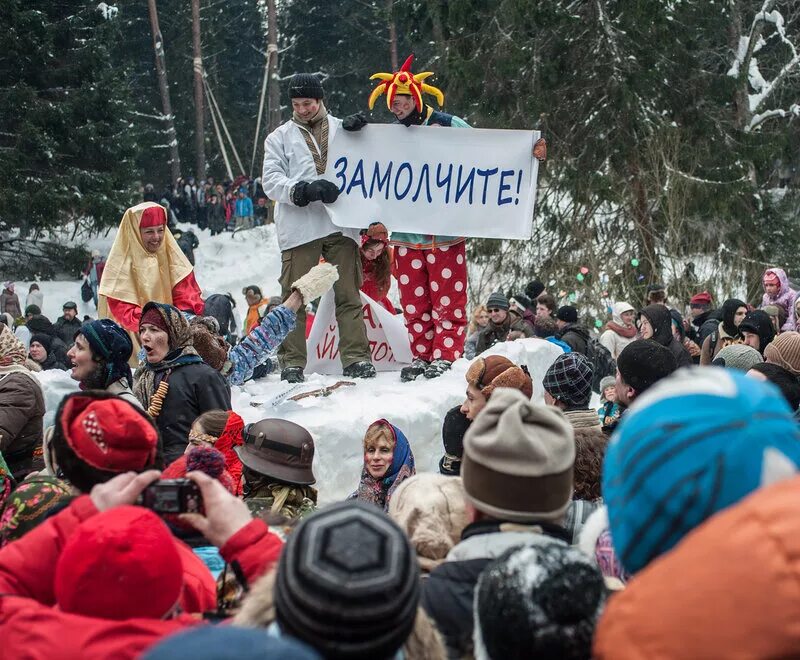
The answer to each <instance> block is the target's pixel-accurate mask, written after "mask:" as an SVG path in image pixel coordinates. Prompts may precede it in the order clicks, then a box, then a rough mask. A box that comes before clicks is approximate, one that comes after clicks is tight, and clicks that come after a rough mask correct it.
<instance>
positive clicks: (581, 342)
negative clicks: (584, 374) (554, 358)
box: [556, 305, 589, 357]
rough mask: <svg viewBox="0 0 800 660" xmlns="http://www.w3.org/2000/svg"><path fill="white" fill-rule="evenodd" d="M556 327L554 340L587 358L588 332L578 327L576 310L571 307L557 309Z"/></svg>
mask: <svg viewBox="0 0 800 660" xmlns="http://www.w3.org/2000/svg"><path fill="white" fill-rule="evenodd" d="M556 325H557V326H558V332H557V333H556V339H560V340H561V341H563V342H564V343H565V344H567V345H568V346H569V347H570V348H571V349H572V350H573V351H575V352H576V353H582V354H583V355H586V356H587V357H588V353H587V351H588V350H589V331H588V330H586V328H582V327H581V326H579V325H578V310H577V309H575V308H574V307H573V306H572V305H565V306H564V307H559V309H558V311H557V312H556Z"/></svg>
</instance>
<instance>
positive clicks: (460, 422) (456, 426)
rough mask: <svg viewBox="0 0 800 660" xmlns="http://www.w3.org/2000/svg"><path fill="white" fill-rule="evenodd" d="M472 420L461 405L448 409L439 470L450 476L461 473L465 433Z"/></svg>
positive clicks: (443, 429) (444, 424)
mask: <svg viewBox="0 0 800 660" xmlns="http://www.w3.org/2000/svg"><path fill="white" fill-rule="evenodd" d="M471 423H472V422H470V420H468V419H467V416H466V415H465V414H464V413H462V412H461V406H456V407H455V408H451V409H450V410H448V411H447V414H446V415H445V416H444V423H443V424H442V444H444V456H442V458H441V460H440V461H439V472H441V473H442V474H445V475H447V476H448V477H457V476H458V475H460V474H461V457H462V456H463V455H464V434H465V433H466V432H467V429H468V428H469V426H470V424H471Z"/></svg>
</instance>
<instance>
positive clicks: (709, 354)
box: [700, 323, 742, 366]
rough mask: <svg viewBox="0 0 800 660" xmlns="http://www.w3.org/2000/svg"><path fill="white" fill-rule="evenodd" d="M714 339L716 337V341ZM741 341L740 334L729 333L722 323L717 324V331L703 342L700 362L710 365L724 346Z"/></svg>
mask: <svg viewBox="0 0 800 660" xmlns="http://www.w3.org/2000/svg"><path fill="white" fill-rule="evenodd" d="M714 339H716V342H714ZM741 343H742V342H741V339H740V338H739V337H738V335H737V336H731V335H729V334H728V333H727V332H725V329H724V328H723V327H722V323H720V324H719V325H718V326H717V331H716V332H714V333H712V334H710V335H709V336H708V337H706V340H705V341H704V342H703V346H702V347H701V349H700V364H701V365H703V366H708V365H710V364H711V363H712V362H713V361H714V359H715V358H716V357H717V355H718V354H719V352H720V351H721V350H722V349H723V348H725V347H726V346H730V345H731V344H741Z"/></svg>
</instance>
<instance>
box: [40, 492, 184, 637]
mask: <svg viewBox="0 0 800 660" xmlns="http://www.w3.org/2000/svg"><path fill="white" fill-rule="evenodd" d="M182 587H183V564H182V563H181V556H180V554H179V553H178V549H177V547H176V546H175V541H174V540H173V538H172V534H170V531H169V529H168V528H167V526H166V525H165V524H164V522H163V521H162V520H160V519H159V517H158V516H157V515H156V514H155V513H153V512H152V511H149V510H147V509H144V508H142V507H136V506H121V507H115V508H113V509H109V510H108V511H104V512H102V513H98V514H97V515H95V516H92V517H91V518H89V519H88V520H86V521H85V522H83V523H81V525H80V526H79V527H78V528H77V529H76V530H75V531H74V532H73V533H72V535H71V536H70V537H69V540H68V541H67V542H66V545H65V546H64V549H63V550H62V551H61V554H60V556H59V558H58V562H57V563H56V567H55V578H54V580H53V591H54V595H55V599H56V602H57V603H58V606H59V607H60V609H61V610H63V611H64V612H69V613H71V614H80V615H82V616H88V617H94V618H99V619H113V620H117V621H124V620H126V619H137V618H146V619H162V618H164V616H165V615H166V614H168V613H169V611H170V610H171V609H172V608H173V607H174V606H175V604H176V603H177V602H178V599H179V598H180V595H181V589H182Z"/></svg>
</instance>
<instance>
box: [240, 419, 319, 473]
mask: <svg viewBox="0 0 800 660" xmlns="http://www.w3.org/2000/svg"><path fill="white" fill-rule="evenodd" d="M243 433H244V444H242V445H239V446H237V447H234V451H235V452H236V455H237V456H238V457H239V459H240V460H241V461H242V463H243V464H244V465H245V467H247V468H248V469H250V470H252V471H253V472H257V473H258V474H261V475H264V476H267V477H272V478H273V479H277V480H279V481H282V482H285V483H290V484H297V485H301V486H308V485H310V484H313V483H314V482H315V481H316V478H315V477H314V470H313V467H312V466H313V463H314V438H312V437H311V434H310V433H309V432H308V431H307V430H306V429H304V428H303V427H302V426H300V425H299V424H295V423H294V422H290V421H289V420H286V419H262V420H261V421H259V422H256V423H255V424H248V425H247V426H246V427H244V432H243Z"/></svg>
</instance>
